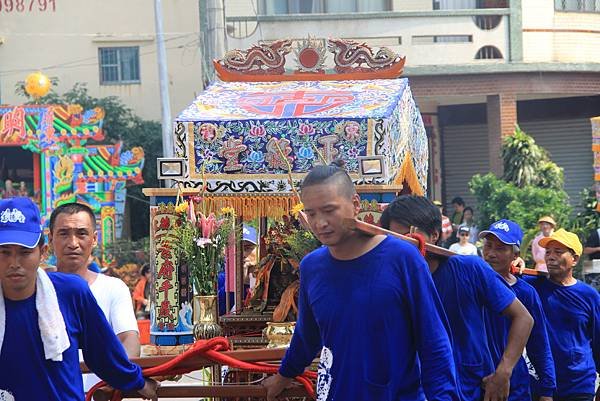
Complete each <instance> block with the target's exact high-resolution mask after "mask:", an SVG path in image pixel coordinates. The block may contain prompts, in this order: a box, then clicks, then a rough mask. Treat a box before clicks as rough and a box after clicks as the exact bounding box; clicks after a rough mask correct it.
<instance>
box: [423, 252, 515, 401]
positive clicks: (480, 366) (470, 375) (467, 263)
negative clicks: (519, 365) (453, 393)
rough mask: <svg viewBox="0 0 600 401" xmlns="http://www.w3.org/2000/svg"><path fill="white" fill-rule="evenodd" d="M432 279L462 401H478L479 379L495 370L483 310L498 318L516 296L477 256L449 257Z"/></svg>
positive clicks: (481, 395) (479, 392) (481, 394)
mask: <svg viewBox="0 0 600 401" xmlns="http://www.w3.org/2000/svg"><path fill="white" fill-rule="evenodd" d="M432 276H433V281H434V283H435V286H436V288H437V291H438V293H439V296H440V299H441V301H442V304H443V305H444V310H445V311H446V316H447V317H448V322H449V324H450V328H451V330H452V339H453V344H452V347H453V350H454V361H455V364H456V371H457V379H458V385H459V390H460V392H461V399H463V400H465V401H474V400H481V399H482V398H483V393H482V390H481V380H482V379H483V378H484V377H485V376H487V375H490V374H492V373H494V372H495V371H496V364H495V363H494V360H493V358H492V355H491V352H490V348H489V345H488V338H487V336H486V325H485V319H484V311H487V313H491V314H496V315H499V314H500V313H502V311H503V310H504V309H506V308H507V307H508V306H509V305H510V304H511V303H512V302H513V301H514V300H515V294H514V292H512V291H511V290H510V288H509V286H508V284H507V283H506V281H504V279H503V278H502V277H501V276H500V275H499V274H498V273H496V272H495V271H494V270H493V269H492V268H491V267H490V266H489V265H488V264H487V263H485V262H484V261H483V259H481V258H480V257H479V256H451V257H449V258H448V259H446V260H444V261H442V262H441V263H440V265H439V267H438V268H437V270H436V271H435V272H434V273H433V275H432Z"/></svg>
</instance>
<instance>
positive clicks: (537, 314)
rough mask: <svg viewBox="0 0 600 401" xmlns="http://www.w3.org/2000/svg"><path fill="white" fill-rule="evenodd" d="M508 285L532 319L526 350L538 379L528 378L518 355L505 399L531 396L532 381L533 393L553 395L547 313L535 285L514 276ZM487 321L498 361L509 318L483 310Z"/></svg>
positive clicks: (507, 329) (489, 337)
mask: <svg viewBox="0 0 600 401" xmlns="http://www.w3.org/2000/svg"><path fill="white" fill-rule="evenodd" d="M511 289H512V290H513V291H514V292H515V294H516V295H517V298H518V299H519V301H521V303H522V304H523V305H524V306H525V308H527V310H528V311H529V313H530V314H531V316H532V317H533V320H534V324H533V329H532V330H531V335H530V336H529V340H528V341H527V346H526V353H527V358H528V359H529V361H530V362H531V364H532V367H533V368H534V370H535V376H536V377H537V379H535V380H534V383H532V382H531V380H530V377H529V369H528V366H527V363H526V361H525V359H524V358H523V357H521V358H519V361H518V362H517V364H516V365H515V368H514V369H513V372H512V376H511V378H510V395H509V398H508V399H509V401H525V400H530V399H531V391H530V386H532V385H533V386H534V388H535V391H534V393H535V394H537V395H539V396H545V397H552V395H553V394H554V391H555V389H556V375H555V373H554V360H553V359H552V351H551V350H550V343H549V342H548V332H547V331H546V315H545V314H544V309H543V307H542V301H541V300H540V297H539V296H538V294H537V292H536V291H535V289H534V288H533V287H532V286H530V285H529V284H527V283H526V282H525V281H523V280H522V279H517V281H516V282H515V283H514V284H513V285H511ZM486 324H487V325H488V330H487V334H488V340H489V343H490V350H491V351H492V358H493V360H494V363H495V364H496V365H498V363H500V360H501V358H502V354H503V353H504V350H505V349H506V344H507V343H508V332H509V330H510V320H509V319H508V318H507V317H504V316H502V315H498V314H493V315H490V314H488V313H486Z"/></svg>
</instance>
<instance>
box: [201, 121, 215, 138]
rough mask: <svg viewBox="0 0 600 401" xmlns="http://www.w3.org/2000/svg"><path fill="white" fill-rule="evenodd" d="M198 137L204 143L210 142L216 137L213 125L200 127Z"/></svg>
mask: <svg viewBox="0 0 600 401" xmlns="http://www.w3.org/2000/svg"><path fill="white" fill-rule="evenodd" d="M200 135H202V139H204V140H205V141H206V142H212V141H213V140H214V139H215V138H216V136H217V130H216V129H215V126H214V125H213V124H202V125H201V126H200Z"/></svg>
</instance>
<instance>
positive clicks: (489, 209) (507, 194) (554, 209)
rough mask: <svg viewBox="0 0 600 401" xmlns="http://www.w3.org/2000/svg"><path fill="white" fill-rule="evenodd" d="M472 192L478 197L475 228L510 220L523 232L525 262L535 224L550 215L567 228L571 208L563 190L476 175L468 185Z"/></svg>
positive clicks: (491, 176)
mask: <svg viewBox="0 0 600 401" xmlns="http://www.w3.org/2000/svg"><path fill="white" fill-rule="evenodd" d="M469 187H470V189H471V192H472V193H473V194H474V195H475V196H476V197H477V210H478V217H477V225H478V227H480V228H481V229H482V230H484V229H486V228H487V227H489V226H490V225H491V224H492V223H493V222H495V221H497V220H500V219H509V220H512V221H514V222H516V223H518V224H519V225H520V226H521V228H522V229H523V233H524V238H523V241H522V244H523V246H522V251H523V252H522V256H524V257H525V259H528V254H527V253H526V252H529V243H530V242H531V240H533V238H534V237H535V236H536V235H537V232H538V231H539V230H538V225H537V221H538V219H539V218H540V217H541V216H545V215H549V216H552V217H553V218H554V220H556V222H557V224H558V225H559V227H568V224H569V215H570V214H571V211H572V209H571V206H570V205H569V197H568V195H567V193H566V192H565V191H564V190H562V189H561V190H556V189H551V188H542V187H539V186H534V185H527V186H525V187H523V188H519V187H517V186H516V185H515V184H513V183H511V182H506V181H504V180H502V179H499V178H497V177H496V176H495V175H494V174H492V173H488V174H486V175H484V176H481V175H479V174H477V175H475V176H474V177H473V178H472V179H471V181H470V182H469Z"/></svg>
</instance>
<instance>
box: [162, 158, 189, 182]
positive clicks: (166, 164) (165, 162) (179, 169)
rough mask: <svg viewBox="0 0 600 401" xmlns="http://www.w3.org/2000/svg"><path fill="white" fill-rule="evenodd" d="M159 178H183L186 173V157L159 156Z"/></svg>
mask: <svg viewBox="0 0 600 401" xmlns="http://www.w3.org/2000/svg"><path fill="white" fill-rule="evenodd" d="M156 167H157V170H158V179H159V180H169V179H182V178H183V176H184V175H185V159H183V158H180V157H159V158H157V159H156Z"/></svg>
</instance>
